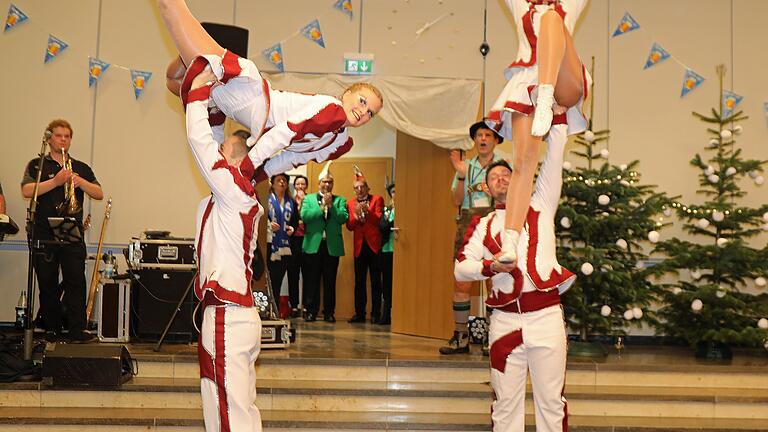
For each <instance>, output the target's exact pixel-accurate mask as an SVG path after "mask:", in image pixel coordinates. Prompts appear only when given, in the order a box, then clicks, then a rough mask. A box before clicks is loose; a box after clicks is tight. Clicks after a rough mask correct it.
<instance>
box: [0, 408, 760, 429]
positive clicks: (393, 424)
mask: <svg viewBox="0 0 768 432" xmlns="http://www.w3.org/2000/svg"><path fill="white" fill-rule="evenodd" d="M261 415H262V423H263V426H264V430H265V431H267V432H270V431H275V432H277V431H281V432H282V431H285V430H291V431H297V432H310V431H318V432H321V431H322V432H331V431H340V430H343V431H345V432H355V431H358V432H363V431H382V430H398V431H408V430H413V431H416V430H418V431H435V432H436V431H453V432H463V431H466V432H469V431H490V430H491V421H490V415H489V414H487V413H485V414H422V413H411V414H401V413H395V414H393V413H386V412H365V413H358V412H334V413H316V412H307V411H269V410H262V411H261ZM568 423H569V429H570V430H571V431H572V432H615V431H619V430H620V431H623V432H662V431H686V432H687V431H698V432H716V431H721V432H722V431H740V432H758V431H760V432H764V431H766V430H768V421H766V420H754V419H728V418H725V419H702V418H669V417H657V418H647V417H608V416H599V417H595V416H579V415H571V416H570V418H569V422H568ZM533 424H534V420H533V418H532V416H527V418H526V431H533V430H535V427H534V426H533ZM118 428H119V430H120V431H131V432H132V431H164V432H169V431H178V432H182V431H184V432H187V431H189V432H191V431H195V432H203V431H204V427H203V421H202V413H201V411H200V410H199V409H157V408H151V409H136V408H127V409H117V408H108V409H99V410H95V409H89V408H0V431H18V430H20V429H23V430H24V431H25V432H43V431H46V432H47V431H54V432H113V431H115V430H116V429H118Z"/></svg>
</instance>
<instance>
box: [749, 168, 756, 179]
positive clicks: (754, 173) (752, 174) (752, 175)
mask: <svg viewBox="0 0 768 432" xmlns="http://www.w3.org/2000/svg"><path fill="white" fill-rule="evenodd" d="M749 176H750V177H752V178H755V177H757V171H755V170H752V171H750V172H749Z"/></svg>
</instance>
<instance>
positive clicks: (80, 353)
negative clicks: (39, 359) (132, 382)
mask: <svg viewBox="0 0 768 432" xmlns="http://www.w3.org/2000/svg"><path fill="white" fill-rule="evenodd" d="M132 366H133V364H132V360H131V354H130V353H129V352H128V349H127V348H126V347H125V346H124V345H95V344H93V345H73V344H48V346H47V347H46V349H45V353H44V354H43V378H44V379H46V380H52V383H53V385H54V386H56V387H119V386H120V385H121V384H122V383H124V382H126V381H128V380H129V379H131V377H132V376H133V374H134V370H133V368H132Z"/></svg>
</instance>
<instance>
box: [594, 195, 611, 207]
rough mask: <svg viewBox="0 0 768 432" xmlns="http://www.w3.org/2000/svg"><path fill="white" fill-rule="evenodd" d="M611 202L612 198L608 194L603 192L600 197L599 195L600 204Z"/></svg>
mask: <svg viewBox="0 0 768 432" xmlns="http://www.w3.org/2000/svg"><path fill="white" fill-rule="evenodd" d="M610 202H611V199H610V198H609V197H608V195H605V194H601V195H600V196H599V197H597V203H598V204H600V205H608V203H610Z"/></svg>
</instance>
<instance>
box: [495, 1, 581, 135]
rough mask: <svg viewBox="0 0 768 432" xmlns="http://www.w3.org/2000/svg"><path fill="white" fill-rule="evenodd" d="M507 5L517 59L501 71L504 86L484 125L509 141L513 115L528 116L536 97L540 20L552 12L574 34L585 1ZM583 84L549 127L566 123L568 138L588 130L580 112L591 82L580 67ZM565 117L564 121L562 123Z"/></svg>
mask: <svg viewBox="0 0 768 432" xmlns="http://www.w3.org/2000/svg"><path fill="white" fill-rule="evenodd" d="M506 2H507V6H508V7H509V9H510V11H512V15H513V16H514V18H515V27H516V28H517V38H518V48H517V58H516V59H515V61H514V62H513V63H512V64H510V65H509V66H508V67H507V69H506V70H505V71H504V75H505V76H506V78H507V84H506V85H505V86H504V89H503V90H502V91H501V94H500V95H499V97H498V99H496V102H494V104H493V106H492V107H491V111H490V112H489V113H488V115H487V116H486V120H485V122H486V123H487V124H488V126H489V127H491V128H493V129H494V130H495V131H496V132H498V133H499V134H500V135H501V136H503V137H504V138H505V139H507V140H510V141H511V140H512V139H513V138H512V120H511V119H512V114H513V113H516V112H517V113H521V114H525V115H531V114H533V111H534V101H535V100H536V98H535V97H534V96H535V95H533V92H534V91H535V90H536V88H537V86H538V83H539V68H538V64H537V62H538V60H537V53H536V51H537V50H536V43H537V41H538V35H539V28H540V26H541V17H542V15H544V13H545V12H546V11H548V10H550V9H554V10H555V11H556V12H557V13H559V14H560V16H562V17H563V21H564V22H565V26H566V28H567V29H568V31H569V32H570V33H571V34H573V29H574V27H575V25H576V21H577V20H578V19H579V15H580V14H581V11H582V10H583V9H584V6H585V5H586V3H587V0H559V2H554V1H553V0H506ZM581 71H582V84H583V86H584V92H583V94H582V97H581V99H580V100H579V102H578V103H577V104H576V105H575V106H573V107H571V108H569V109H568V110H567V111H566V113H565V114H564V115H562V116H555V119H554V121H553V122H552V124H565V123H567V124H568V135H573V134H577V133H579V132H582V131H583V130H585V129H586V128H587V119H586V117H585V116H584V113H583V112H582V104H583V102H584V101H585V100H586V98H587V91H588V90H589V85H590V83H591V82H592V78H591V77H590V76H589V73H588V72H587V70H586V68H584V66H583V65H582V67H581ZM565 118H567V122H566V121H565Z"/></svg>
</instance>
